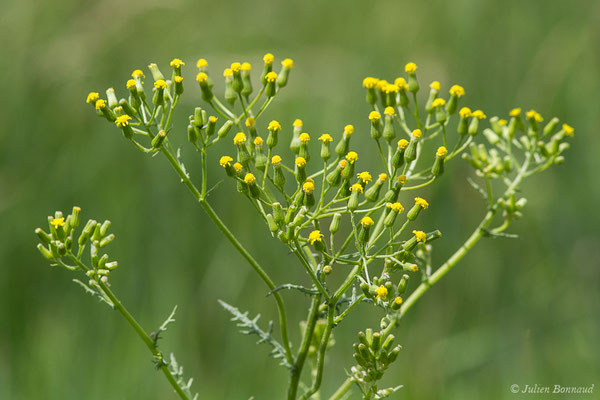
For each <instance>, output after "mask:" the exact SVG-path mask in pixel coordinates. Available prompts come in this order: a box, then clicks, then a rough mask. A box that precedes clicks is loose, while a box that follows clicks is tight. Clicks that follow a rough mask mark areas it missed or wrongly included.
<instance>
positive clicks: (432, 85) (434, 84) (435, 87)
mask: <svg viewBox="0 0 600 400" xmlns="http://www.w3.org/2000/svg"><path fill="white" fill-rule="evenodd" d="M429 87H430V88H431V89H433V90H440V89H441V85H440V83H439V82H438V81H433V82H431V83H430V84H429ZM453 87H454V86H453ZM450 90H452V89H450Z"/></svg>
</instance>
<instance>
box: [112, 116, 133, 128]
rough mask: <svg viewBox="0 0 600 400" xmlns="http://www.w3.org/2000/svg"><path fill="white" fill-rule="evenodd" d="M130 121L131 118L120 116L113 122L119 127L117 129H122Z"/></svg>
mask: <svg viewBox="0 0 600 400" xmlns="http://www.w3.org/2000/svg"><path fill="white" fill-rule="evenodd" d="M130 119H131V117H130V116H129V115H127V114H125V115H121V116H118V117H117V120H116V121H115V124H116V125H117V126H118V127H119V128H123V127H125V126H127V125H129V120H130Z"/></svg>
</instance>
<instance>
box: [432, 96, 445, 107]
mask: <svg viewBox="0 0 600 400" xmlns="http://www.w3.org/2000/svg"><path fill="white" fill-rule="evenodd" d="M445 104H446V100H444V99H440V98H437V99H435V100H434V101H433V102H432V103H431V105H432V106H433V107H434V108H437V107H444V105H445Z"/></svg>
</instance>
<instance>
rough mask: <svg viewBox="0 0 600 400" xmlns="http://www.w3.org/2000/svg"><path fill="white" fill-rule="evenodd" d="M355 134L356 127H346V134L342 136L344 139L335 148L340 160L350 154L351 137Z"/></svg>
mask: <svg viewBox="0 0 600 400" xmlns="http://www.w3.org/2000/svg"><path fill="white" fill-rule="evenodd" d="M353 133H354V126H352V125H346V126H345V127H344V134H343V135H342V138H341V139H340V141H339V142H338V144H337V145H336V146H335V153H336V154H337V155H338V157H339V158H342V157H344V155H345V154H347V153H348V149H349V147H350V137H351V136H352V134H353Z"/></svg>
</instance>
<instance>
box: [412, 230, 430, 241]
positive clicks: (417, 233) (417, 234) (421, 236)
mask: <svg viewBox="0 0 600 400" xmlns="http://www.w3.org/2000/svg"><path fill="white" fill-rule="evenodd" d="M413 233H414V235H415V237H416V238H417V242H424V241H425V239H426V238H427V235H426V234H425V232H423V231H413Z"/></svg>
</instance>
